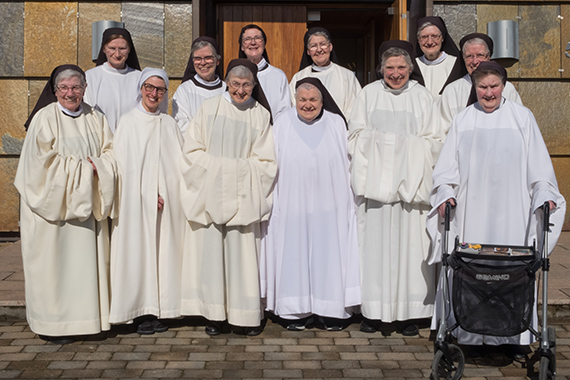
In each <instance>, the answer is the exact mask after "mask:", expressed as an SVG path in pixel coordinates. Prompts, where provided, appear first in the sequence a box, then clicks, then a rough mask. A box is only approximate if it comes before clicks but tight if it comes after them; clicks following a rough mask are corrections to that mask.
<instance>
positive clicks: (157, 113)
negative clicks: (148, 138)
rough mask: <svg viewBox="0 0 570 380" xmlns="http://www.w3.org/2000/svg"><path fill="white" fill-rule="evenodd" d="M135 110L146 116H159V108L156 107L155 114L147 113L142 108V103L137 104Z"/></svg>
mask: <svg viewBox="0 0 570 380" xmlns="http://www.w3.org/2000/svg"><path fill="white" fill-rule="evenodd" d="M137 109H138V110H139V111H141V112H142V113H144V114H146V115H153V116H154V115H160V107H158V108H157V109H156V111H155V112H149V111H147V110H146V108H144V106H143V104H142V101H141V102H139V104H137Z"/></svg>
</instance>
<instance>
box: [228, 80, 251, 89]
mask: <svg viewBox="0 0 570 380" xmlns="http://www.w3.org/2000/svg"><path fill="white" fill-rule="evenodd" d="M230 87H231V88H233V89H234V90H237V89H239V88H240V87H241V88H243V89H244V90H245V91H249V90H251V89H252V88H253V83H249V82H246V83H244V84H239V83H238V82H236V81H231V82H230Z"/></svg>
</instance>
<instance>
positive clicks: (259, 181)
mask: <svg viewBox="0 0 570 380" xmlns="http://www.w3.org/2000/svg"><path fill="white" fill-rule="evenodd" d="M227 97H229V94H227V93H225V94H223V95H219V96H216V97H214V98H211V99H208V100H206V101H204V103H202V107H200V109H199V110H198V113H197V114H196V116H195V117H194V119H192V122H191V123H190V126H189V127H188V130H187V131H186V135H185V138H184V140H185V142H184V156H183V160H182V164H181V167H182V176H183V184H182V205H183V206H182V207H183V211H184V214H185V215H186V218H187V220H188V221H189V222H190V223H189V226H190V231H189V233H188V234H187V235H186V241H185V246H184V253H183V261H182V273H184V276H183V278H182V305H181V312H182V314H184V315H202V316H204V317H206V318H207V319H209V320H215V321H223V320H226V319H227V320H228V321H229V323H230V324H232V325H236V326H250V327H255V326H259V323H260V321H261V318H262V307H261V299H260V285H259V264H258V255H259V249H260V246H259V245H260V239H261V233H260V222H261V221H262V220H267V218H268V216H269V212H270V210H271V192H272V187H273V180H274V178H275V174H276V171H277V163H276V161H275V148H274V143H273V133H272V131H271V125H270V124H269V119H270V114H269V112H268V111H267V110H266V109H265V108H263V106H261V105H260V104H259V103H257V102H256V101H254V100H253V99H252V102H250V103H248V104H247V105H245V106H240V107H238V106H235V105H233V104H232V103H230V100H228V99H227Z"/></svg>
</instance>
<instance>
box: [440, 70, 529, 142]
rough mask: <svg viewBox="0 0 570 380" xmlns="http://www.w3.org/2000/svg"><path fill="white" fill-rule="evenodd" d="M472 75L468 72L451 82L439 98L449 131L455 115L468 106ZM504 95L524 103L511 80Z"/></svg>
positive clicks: (444, 124) (442, 119)
mask: <svg viewBox="0 0 570 380" xmlns="http://www.w3.org/2000/svg"><path fill="white" fill-rule="evenodd" d="M472 83H473V82H472V81H471V76H470V75H469V74H466V75H465V76H464V77H463V78H459V79H458V80H456V81H454V82H451V83H450V84H448V85H447V86H446V87H445V90H443V94H441V98H440V99H439V107H440V113H441V122H442V127H443V129H444V131H445V133H447V131H448V130H449V127H450V126H451V122H452V121H453V118H454V117H455V115H457V114H458V113H459V112H461V111H463V110H464V109H465V108H466V107H467V102H468V101H469V95H470V94H471V87H472ZM503 97H504V98H507V99H509V100H511V101H513V102H515V103H518V104H520V105H522V100H521V97H520V96H519V93H518V92H517V90H516V88H515V86H513V84H512V83H511V82H507V83H506V84H505V89H504V90H503Z"/></svg>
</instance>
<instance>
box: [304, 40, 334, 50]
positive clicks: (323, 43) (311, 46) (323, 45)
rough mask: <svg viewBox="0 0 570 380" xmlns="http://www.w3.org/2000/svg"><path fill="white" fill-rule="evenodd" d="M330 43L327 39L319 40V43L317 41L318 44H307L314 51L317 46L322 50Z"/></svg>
mask: <svg viewBox="0 0 570 380" xmlns="http://www.w3.org/2000/svg"><path fill="white" fill-rule="evenodd" d="M330 44H331V43H330V42H327V41H324V42H321V43H318V44H310V45H309V50H311V51H315V50H317V49H318V48H319V47H320V48H321V49H323V50H324V49H327V48H328V47H329V46H330Z"/></svg>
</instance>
